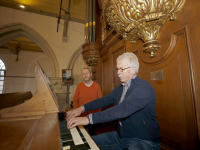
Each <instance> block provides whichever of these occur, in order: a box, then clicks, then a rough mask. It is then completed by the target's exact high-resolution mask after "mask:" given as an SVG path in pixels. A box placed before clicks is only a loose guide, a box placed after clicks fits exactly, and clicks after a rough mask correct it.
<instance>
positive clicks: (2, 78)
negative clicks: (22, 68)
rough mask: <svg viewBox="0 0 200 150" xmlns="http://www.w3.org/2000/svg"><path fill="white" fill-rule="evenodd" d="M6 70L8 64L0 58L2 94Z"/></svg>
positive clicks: (0, 86)
mask: <svg viewBox="0 0 200 150" xmlns="http://www.w3.org/2000/svg"><path fill="white" fill-rule="evenodd" d="M5 71H6V66H5V64H4V62H3V61H2V60H1V59H0V94H2V92H3V83H4V75H5Z"/></svg>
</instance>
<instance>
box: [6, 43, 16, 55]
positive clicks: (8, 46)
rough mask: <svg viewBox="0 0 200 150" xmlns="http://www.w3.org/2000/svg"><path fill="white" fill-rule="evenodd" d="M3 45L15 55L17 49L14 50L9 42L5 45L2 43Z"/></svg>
mask: <svg viewBox="0 0 200 150" xmlns="http://www.w3.org/2000/svg"><path fill="white" fill-rule="evenodd" d="M4 45H5V46H6V47H7V48H8V49H9V50H10V51H11V52H12V53H13V54H17V49H16V48H15V47H14V46H13V45H12V44H10V43H9V42H7V43H4Z"/></svg>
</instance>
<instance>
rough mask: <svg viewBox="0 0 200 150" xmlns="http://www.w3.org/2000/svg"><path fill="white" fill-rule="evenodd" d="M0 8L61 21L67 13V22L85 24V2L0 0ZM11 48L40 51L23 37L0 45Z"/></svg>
mask: <svg viewBox="0 0 200 150" xmlns="http://www.w3.org/2000/svg"><path fill="white" fill-rule="evenodd" d="M21 5H23V6H24V8H22V6H21ZM0 6H4V7H9V8H13V9H18V10H22V11H27V12H32V13H37V14H41V15H46V16H51V17H56V18H59V17H60V18H61V19H63V18H64V16H65V13H67V14H69V21H75V22H79V23H84V22H85V14H86V0H0ZM20 6H21V7H20ZM11 47H12V48H15V49H17V50H22V49H23V50H28V51H42V50H41V49H40V47H38V46H37V45H36V44H35V43H34V42H33V41H31V40H30V39H28V38H25V37H20V38H17V39H14V40H12V41H9V42H8V43H7V44H4V45H0V48H7V49H10V50H11ZM11 51H12V50H11Z"/></svg>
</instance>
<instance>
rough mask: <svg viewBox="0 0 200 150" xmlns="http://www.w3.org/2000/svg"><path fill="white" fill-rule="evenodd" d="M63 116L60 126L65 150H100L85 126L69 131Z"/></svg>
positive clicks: (60, 119) (60, 118)
mask: <svg viewBox="0 0 200 150" xmlns="http://www.w3.org/2000/svg"><path fill="white" fill-rule="evenodd" d="M61 116H63V115H59V124H60V135H61V141H62V144H61V145H62V147H63V150H68V149H70V150H99V147H98V146H97V145H96V143H95V142H94V141H93V140H92V138H91V137H90V135H89V134H88V132H87V131H86V130H85V128H84V127H83V126H81V125H79V126H77V127H75V128H72V129H68V128H67V121H66V120H65V119H63V118H64V117H61Z"/></svg>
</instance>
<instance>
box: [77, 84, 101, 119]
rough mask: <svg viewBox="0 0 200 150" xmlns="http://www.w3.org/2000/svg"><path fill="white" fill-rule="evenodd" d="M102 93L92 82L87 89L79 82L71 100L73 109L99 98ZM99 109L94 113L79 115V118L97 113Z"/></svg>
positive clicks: (97, 85) (88, 112)
mask: <svg viewBox="0 0 200 150" xmlns="http://www.w3.org/2000/svg"><path fill="white" fill-rule="evenodd" d="M101 97H102V93H101V89H100V86H99V84H98V83H97V82H94V81H93V84H92V85H91V86H89V87H87V86H86V85H85V84H84V82H81V83H79V84H78V85H77V87H76V91H75V94H74V98H73V108H78V107H80V106H82V105H84V104H86V103H88V102H91V101H93V100H95V99H97V98H101ZM100 110H101V109H98V110H94V111H87V112H84V113H82V114H81V116H86V115H88V114H90V113H93V112H98V111H100Z"/></svg>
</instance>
